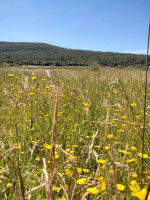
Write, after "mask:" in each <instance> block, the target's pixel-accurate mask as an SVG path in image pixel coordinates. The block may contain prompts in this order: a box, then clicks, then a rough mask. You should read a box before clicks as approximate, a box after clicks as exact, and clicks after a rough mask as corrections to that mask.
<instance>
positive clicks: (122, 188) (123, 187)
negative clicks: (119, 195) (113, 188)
mask: <svg viewBox="0 0 150 200" xmlns="http://www.w3.org/2000/svg"><path fill="white" fill-rule="evenodd" d="M117 189H118V190H120V191H123V190H124V189H125V186H124V185H121V184H117Z"/></svg>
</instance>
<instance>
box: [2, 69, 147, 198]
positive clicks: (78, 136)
mask: <svg viewBox="0 0 150 200" xmlns="http://www.w3.org/2000/svg"><path fill="white" fill-rule="evenodd" d="M0 75H1V80H0V93H1V97H0V120H1V127H0V199H2V200H4V199H6V200H13V199H18V200H19V199H20V200H21V199H22V200H24V199H31V200H37V199H38V200H50V199H51V200H99V199H103V200H105V199H111V200H112V199H120V200H123V199H126V200H129V199H141V200H144V199H146V198H147V199H150V195H149V196H148V195H147V191H148V184H149V181H150V171H149V166H150V137H149V133H150V90H149V88H150V82H148V93H147V104H146V125H145V137H144V138H145V141H144V152H143V154H142V144H143V139H142V134H143V128H144V127H143V107H144V87H145V86H144V85H145V72H144V71H142V70H138V69H115V68H100V70H99V71H97V72H90V71H88V70H86V69H82V70H79V69H51V70H48V69H47V70H42V69H41V70H40V69H38V70H32V69H31V70H19V69H18V70H15V69H13V70H10V69H0ZM148 78H150V77H148ZM142 157H143V158H142ZM142 160H143V172H142V173H141V171H142ZM141 174H142V175H141ZM140 187H141V188H140Z"/></svg>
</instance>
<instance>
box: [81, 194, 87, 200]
mask: <svg viewBox="0 0 150 200" xmlns="http://www.w3.org/2000/svg"><path fill="white" fill-rule="evenodd" d="M88 195H89V193H88V192H86V193H85V194H84V195H83V197H82V199H81V200H85V198H86V197H87V196H88Z"/></svg>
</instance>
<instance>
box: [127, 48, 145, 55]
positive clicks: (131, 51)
mask: <svg viewBox="0 0 150 200" xmlns="http://www.w3.org/2000/svg"><path fill="white" fill-rule="evenodd" d="M124 53H133V54H147V50H146V49H135V50H129V51H125V52H124Z"/></svg>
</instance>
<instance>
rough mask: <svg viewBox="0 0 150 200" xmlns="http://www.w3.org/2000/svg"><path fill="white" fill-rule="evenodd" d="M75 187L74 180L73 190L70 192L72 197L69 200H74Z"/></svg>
mask: <svg viewBox="0 0 150 200" xmlns="http://www.w3.org/2000/svg"><path fill="white" fill-rule="evenodd" d="M76 187H77V184H76V180H75V183H74V188H73V191H72V195H71V198H70V200H73V198H74V193H75V189H76Z"/></svg>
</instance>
